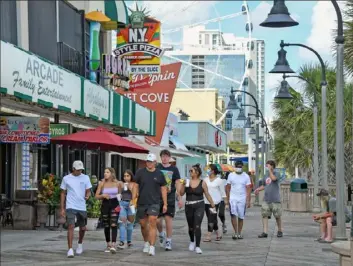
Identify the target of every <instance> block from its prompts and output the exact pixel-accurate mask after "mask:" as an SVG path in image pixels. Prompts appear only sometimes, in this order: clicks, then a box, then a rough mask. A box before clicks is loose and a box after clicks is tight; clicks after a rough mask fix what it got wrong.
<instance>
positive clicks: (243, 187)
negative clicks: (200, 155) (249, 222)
mask: <svg viewBox="0 0 353 266" xmlns="http://www.w3.org/2000/svg"><path fill="white" fill-rule="evenodd" d="M226 192H227V198H228V202H229V210H230V215H231V218H232V225H233V229H234V234H233V237H232V238H233V239H234V240H236V239H242V238H243V236H242V235H241V231H242V229H243V222H244V217H245V211H246V208H250V199H251V181H250V177H249V175H248V174H246V173H245V172H243V162H242V161H237V162H236V163H235V173H230V174H229V176H228V180H227V187H226Z"/></svg>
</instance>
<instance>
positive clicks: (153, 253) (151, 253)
mask: <svg viewBox="0 0 353 266" xmlns="http://www.w3.org/2000/svg"><path fill="white" fill-rule="evenodd" d="M148 255H150V256H154V255H156V251H155V248H154V246H150V250H149V252H148Z"/></svg>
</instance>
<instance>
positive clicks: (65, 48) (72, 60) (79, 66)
mask: <svg viewBox="0 0 353 266" xmlns="http://www.w3.org/2000/svg"><path fill="white" fill-rule="evenodd" d="M58 64H59V65H60V66H62V67H63V68H66V69H67V70H70V71H71V72H74V73H76V74H78V75H80V76H83V77H84V76H85V59H84V56H83V55H82V53H80V52H79V51H77V50H76V49H74V48H72V47H71V46H69V45H67V44H66V43H64V42H58Z"/></svg>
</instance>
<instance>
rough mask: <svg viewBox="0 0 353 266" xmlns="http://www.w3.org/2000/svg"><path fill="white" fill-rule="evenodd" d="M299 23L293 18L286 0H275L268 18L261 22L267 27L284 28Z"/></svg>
mask: <svg viewBox="0 0 353 266" xmlns="http://www.w3.org/2000/svg"><path fill="white" fill-rule="evenodd" d="M298 24H299V23H298V22H296V21H295V20H294V19H292V18H291V16H290V13H289V12H288V8H287V6H286V4H285V2H284V0H275V1H273V7H272V9H271V11H270V13H269V14H268V17H267V19H266V20H265V21H264V22H262V23H261V24H260V26H262V27H267V28H283V27H293V26H297V25H298Z"/></svg>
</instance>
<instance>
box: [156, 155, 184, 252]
mask: <svg viewBox="0 0 353 266" xmlns="http://www.w3.org/2000/svg"><path fill="white" fill-rule="evenodd" d="M160 156H161V160H162V163H161V164H159V165H158V166H157V168H158V169H159V170H161V171H162V173H163V174H164V177H165V179H166V181H167V189H168V208H167V212H165V213H163V212H162V207H163V203H162V202H161V208H160V214H159V219H158V222H157V228H158V231H159V244H160V245H161V247H164V248H165V250H166V251H171V250H172V234H173V218H174V215H175V196H176V195H175V194H176V192H177V191H179V188H180V173H179V170H178V168H177V167H175V166H173V165H171V164H170V158H171V154H170V152H169V151H168V150H162V151H161V152H160ZM177 194H178V193H177ZM180 201H181V203H182V199H181V197H179V205H180ZM163 218H164V220H165V227H166V231H167V238H166V239H165V237H166V234H165V232H163Z"/></svg>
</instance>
